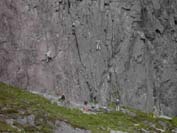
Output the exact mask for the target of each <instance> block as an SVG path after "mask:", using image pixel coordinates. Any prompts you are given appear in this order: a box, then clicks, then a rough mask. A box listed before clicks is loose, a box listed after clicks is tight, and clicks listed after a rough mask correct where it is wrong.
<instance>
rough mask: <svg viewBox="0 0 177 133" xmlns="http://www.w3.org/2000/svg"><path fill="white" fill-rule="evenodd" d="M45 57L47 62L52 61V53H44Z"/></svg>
mask: <svg viewBox="0 0 177 133" xmlns="http://www.w3.org/2000/svg"><path fill="white" fill-rule="evenodd" d="M46 56H47V62H49V61H51V60H52V52H51V51H50V50H49V51H48V52H47V53H46Z"/></svg>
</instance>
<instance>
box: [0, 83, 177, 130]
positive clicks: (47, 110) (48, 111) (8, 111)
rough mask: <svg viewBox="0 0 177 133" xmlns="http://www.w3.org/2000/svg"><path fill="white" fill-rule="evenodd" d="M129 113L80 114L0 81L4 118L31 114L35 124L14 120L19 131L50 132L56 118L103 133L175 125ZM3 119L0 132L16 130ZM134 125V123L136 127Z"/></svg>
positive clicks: (0, 98)
mask: <svg viewBox="0 0 177 133" xmlns="http://www.w3.org/2000/svg"><path fill="white" fill-rule="evenodd" d="M132 112H134V113H136V116H134V117H133V116H129V115H127V114H124V113H121V112H112V113H100V114H97V115H88V114H83V113H82V112H81V111H79V110H77V109H66V108H64V107H59V106H56V105H55V104H51V103H50V101H48V100H46V99H45V98H43V97H41V96H38V95H35V94H31V93H29V92H26V91H24V90H22V89H18V88H15V87H12V86H8V85H6V84H3V83H0V115H2V116H5V117H6V119H7V118H8V119H10V118H11V119H16V118H18V117H19V116H28V115H30V114H33V115H35V126H30V125H20V124H19V123H17V122H16V123H14V125H15V126H16V127H18V128H19V129H21V132H24V131H26V132H43V133H45V132H46V133H49V132H52V131H53V128H54V127H53V125H52V124H51V123H54V122H55V121H56V120H63V121H66V122H68V123H70V124H71V125H72V126H73V127H79V128H83V129H88V130H91V131H92V132H95V133H107V132H109V131H110V129H114V130H121V131H127V132H131V133H133V132H135V133H137V132H140V129H142V128H144V129H147V130H151V131H155V132H157V130H156V129H155V128H154V127H152V125H155V127H157V128H161V129H163V127H162V125H161V124H160V123H162V122H163V123H165V124H166V125H167V127H168V128H166V132H169V133H170V132H171V130H172V129H173V128H174V127H177V119H176V118H174V119H173V120H171V121H170V120H164V119H157V118H156V119H155V118H153V117H152V115H151V114H145V113H142V112H140V111H137V110H132ZM4 121H5V118H1V116H0V131H12V132H15V131H17V129H16V128H13V127H11V126H10V125H7V124H6V123H5V122H4ZM134 124H138V126H135V125H134Z"/></svg>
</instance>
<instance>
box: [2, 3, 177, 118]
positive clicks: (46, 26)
mask: <svg viewBox="0 0 177 133" xmlns="http://www.w3.org/2000/svg"><path fill="white" fill-rule="evenodd" d="M0 9H1V10H0V63H1V64H0V81H3V82H7V83H10V84H13V85H16V86H20V87H23V88H26V89H28V90H35V91H39V92H44V93H48V94H52V95H62V94H65V96H66V99H68V100H70V101H71V100H72V101H75V102H80V101H81V102H82V101H84V100H92V99H93V98H94V97H96V100H97V101H98V102H99V103H100V104H103V105H106V104H108V103H109V102H111V101H114V100H115V99H116V98H117V97H119V98H120V99H121V103H122V104H123V105H128V106H131V107H135V108H138V109H141V110H144V111H147V112H149V111H153V108H155V109H156V110H158V112H161V113H162V114H164V115H169V116H175V115H177V108H176V107H177V102H176V101H177V70H176V69H177V45H176V43H177V31H176V30H177V16H176V14H177V0H0Z"/></svg>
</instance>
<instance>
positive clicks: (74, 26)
mask: <svg viewBox="0 0 177 133" xmlns="http://www.w3.org/2000/svg"><path fill="white" fill-rule="evenodd" d="M75 32H76V24H75V23H74V22H73V24H72V35H75Z"/></svg>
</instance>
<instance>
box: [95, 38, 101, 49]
mask: <svg viewBox="0 0 177 133" xmlns="http://www.w3.org/2000/svg"><path fill="white" fill-rule="evenodd" d="M100 43H101V41H100V40H97V41H96V51H99V50H101V46H100Z"/></svg>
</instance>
